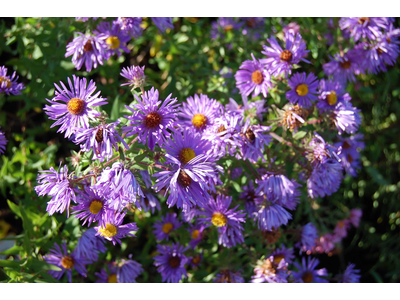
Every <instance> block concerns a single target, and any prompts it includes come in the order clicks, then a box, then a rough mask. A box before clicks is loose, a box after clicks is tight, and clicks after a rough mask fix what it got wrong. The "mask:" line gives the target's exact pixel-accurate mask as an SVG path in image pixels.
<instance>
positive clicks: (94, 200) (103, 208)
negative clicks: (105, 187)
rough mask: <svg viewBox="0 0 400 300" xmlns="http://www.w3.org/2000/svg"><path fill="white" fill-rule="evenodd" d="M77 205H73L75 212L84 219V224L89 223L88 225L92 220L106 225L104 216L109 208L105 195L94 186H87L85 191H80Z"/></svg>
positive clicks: (76, 215)
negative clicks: (101, 194) (100, 193)
mask: <svg viewBox="0 0 400 300" xmlns="http://www.w3.org/2000/svg"><path fill="white" fill-rule="evenodd" d="M76 201H77V202H78V205H77V206H73V207H72V211H73V214H75V217H76V218H78V219H79V220H81V221H82V220H83V224H82V226H83V225H85V223H86V222H87V223H88V227H89V226H90V224H92V222H99V224H100V225H104V223H103V221H104V217H105V214H106V212H107V210H108V205H107V204H106V200H105V197H103V196H100V195H99V193H98V191H96V190H95V189H93V188H92V187H88V186H85V187H84V191H80V192H79V194H78V196H77V197H76Z"/></svg>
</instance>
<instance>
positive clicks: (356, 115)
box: [329, 102, 361, 134]
mask: <svg viewBox="0 0 400 300" xmlns="http://www.w3.org/2000/svg"><path fill="white" fill-rule="evenodd" d="M360 112H361V109H357V108H356V107H353V106H352V105H351V103H350V102H343V103H338V104H337V105H336V106H335V108H334V109H333V110H332V112H331V114H330V116H329V118H330V120H331V122H332V123H333V124H334V125H335V126H336V128H337V130H338V131H339V134H342V133H343V132H347V133H350V134H353V133H356V132H357V130H358V126H360V125H361V116H360Z"/></svg>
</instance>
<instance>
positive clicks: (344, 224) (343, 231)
mask: <svg viewBox="0 0 400 300" xmlns="http://www.w3.org/2000/svg"><path fill="white" fill-rule="evenodd" d="M349 228H350V221H349V220H346V219H345V220H340V221H338V222H337V224H336V226H335V229H334V233H335V236H336V237H337V238H338V239H343V238H345V237H346V236H347V230H349Z"/></svg>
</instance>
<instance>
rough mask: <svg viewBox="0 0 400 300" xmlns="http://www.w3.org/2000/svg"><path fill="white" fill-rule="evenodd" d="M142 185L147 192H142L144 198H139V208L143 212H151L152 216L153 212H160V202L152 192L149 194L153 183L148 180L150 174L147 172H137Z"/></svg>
mask: <svg viewBox="0 0 400 300" xmlns="http://www.w3.org/2000/svg"><path fill="white" fill-rule="evenodd" d="M139 173H140V175H141V177H142V179H143V181H144V184H145V185H146V188H147V189H148V190H143V194H144V197H141V198H140V207H141V208H143V210H144V211H145V212H148V211H151V213H152V214H153V213H154V211H155V210H156V209H157V210H161V206H160V201H158V199H157V198H156V197H155V196H154V194H153V193H152V192H150V188H151V187H152V186H153V183H152V181H151V178H150V174H149V172H148V171H139Z"/></svg>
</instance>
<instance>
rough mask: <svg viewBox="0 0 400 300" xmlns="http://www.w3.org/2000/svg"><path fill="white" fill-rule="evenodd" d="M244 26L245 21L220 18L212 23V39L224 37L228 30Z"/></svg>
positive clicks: (232, 30)
mask: <svg viewBox="0 0 400 300" xmlns="http://www.w3.org/2000/svg"><path fill="white" fill-rule="evenodd" d="M242 26H243V22H238V21H236V20H235V19H234V18H228V17H221V18H218V20H217V21H214V22H212V23H211V39H213V40H215V39H224V38H225V36H226V34H227V33H228V32H234V31H238V30H239V29H240V28H241V27H242Z"/></svg>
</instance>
